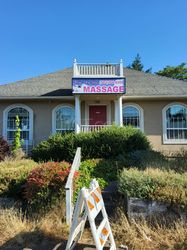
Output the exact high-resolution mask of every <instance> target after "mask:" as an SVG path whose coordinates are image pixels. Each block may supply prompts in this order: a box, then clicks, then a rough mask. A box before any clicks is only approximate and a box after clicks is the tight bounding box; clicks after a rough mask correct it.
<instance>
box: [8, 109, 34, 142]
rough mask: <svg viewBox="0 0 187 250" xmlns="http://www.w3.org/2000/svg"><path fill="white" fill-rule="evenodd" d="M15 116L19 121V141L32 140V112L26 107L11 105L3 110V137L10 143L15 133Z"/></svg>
mask: <svg viewBox="0 0 187 250" xmlns="http://www.w3.org/2000/svg"><path fill="white" fill-rule="evenodd" d="M16 116H18V117H19V120H20V129H21V139H23V143H24V142H25V143H27V142H28V141H31V140H32V139H33V112H32V110H31V109H30V108H29V107H27V106H26V105H11V106H9V107H8V108H6V109H5V110H4V137H5V138H6V139H7V140H8V141H9V142H10V143H11V142H12V141H13V139H14V133H15V131H16Z"/></svg>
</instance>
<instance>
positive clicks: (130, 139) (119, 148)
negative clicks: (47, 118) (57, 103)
mask: <svg viewBox="0 0 187 250" xmlns="http://www.w3.org/2000/svg"><path fill="white" fill-rule="evenodd" d="M77 147H81V150H82V159H83V160H84V159H92V158H105V159H108V158H115V157H117V156H118V155H124V154H126V153H129V152H133V151H134V150H147V149H150V144H149V141H148V139H147V137H146V136H145V135H144V134H143V133H142V132H141V131H140V130H138V129H134V128H132V127H115V126H112V127H110V128H105V129H102V130H101V131H98V132H91V133H79V134H75V133H68V134H65V135H61V134H56V135H53V136H51V137H50V138H49V139H48V140H47V141H43V142H41V143H40V144H39V145H38V146H37V147H35V148H34V149H33V152H32V158H33V159H34V160H35V161H49V160H53V161H62V160H65V161H68V162H71V161H72V160H73V157H74V155H75V151H76V148H77Z"/></svg>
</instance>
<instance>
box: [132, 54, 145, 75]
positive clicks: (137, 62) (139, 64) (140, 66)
mask: <svg viewBox="0 0 187 250" xmlns="http://www.w3.org/2000/svg"><path fill="white" fill-rule="evenodd" d="M143 67H144V66H143V64H142V62H141V57H140V55H139V54H137V55H136V57H135V59H134V61H133V62H132V64H131V65H130V68H131V69H135V70H138V71H142V70H143Z"/></svg>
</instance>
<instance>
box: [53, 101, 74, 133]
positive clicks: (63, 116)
mask: <svg viewBox="0 0 187 250" xmlns="http://www.w3.org/2000/svg"><path fill="white" fill-rule="evenodd" d="M74 130H75V110H74V108H73V107H72V106H69V105H64V106H58V107H56V108H55V109H54V110H53V133H56V132H60V133H64V132H68V131H74Z"/></svg>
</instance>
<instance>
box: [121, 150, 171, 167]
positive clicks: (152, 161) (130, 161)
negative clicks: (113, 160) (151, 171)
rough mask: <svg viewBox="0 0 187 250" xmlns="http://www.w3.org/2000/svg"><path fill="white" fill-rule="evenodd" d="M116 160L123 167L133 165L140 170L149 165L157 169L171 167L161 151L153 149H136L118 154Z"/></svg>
mask: <svg viewBox="0 0 187 250" xmlns="http://www.w3.org/2000/svg"><path fill="white" fill-rule="evenodd" d="M118 162H119V163H120V165H121V166H123V167H126V168H129V167H132V166H133V167H136V168H138V169H142V170H143V169H146V168H150V167H151V168H159V169H169V168H170V167H171V166H170V163H169V161H168V159H167V158H166V157H165V156H164V155H163V154H162V153H161V152H157V151H154V150H136V151H133V152H130V153H129V154H126V155H119V156H118Z"/></svg>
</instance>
